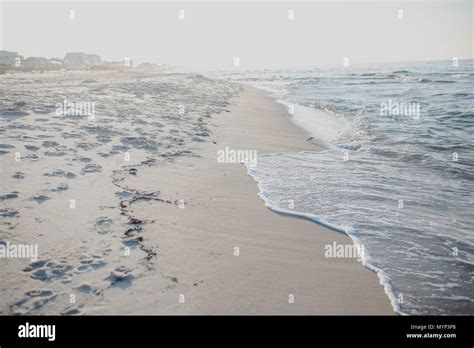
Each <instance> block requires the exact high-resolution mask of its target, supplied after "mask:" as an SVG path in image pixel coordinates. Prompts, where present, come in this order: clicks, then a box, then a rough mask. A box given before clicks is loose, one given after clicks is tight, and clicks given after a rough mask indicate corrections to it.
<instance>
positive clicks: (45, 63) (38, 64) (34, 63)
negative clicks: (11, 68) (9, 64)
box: [22, 57, 51, 69]
mask: <svg viewBox="0 0 474 348" xmlns="http://www.w3.org/2000/svg"><path fill="white" fill-rule="evenodd" d="M22 66H23V67H25V68H35V69H42V68H49V67H51V62H50V60H49V59H48V58H43V57H28V58H26V59H25V60H24V61H23V64H22Z"/></svg>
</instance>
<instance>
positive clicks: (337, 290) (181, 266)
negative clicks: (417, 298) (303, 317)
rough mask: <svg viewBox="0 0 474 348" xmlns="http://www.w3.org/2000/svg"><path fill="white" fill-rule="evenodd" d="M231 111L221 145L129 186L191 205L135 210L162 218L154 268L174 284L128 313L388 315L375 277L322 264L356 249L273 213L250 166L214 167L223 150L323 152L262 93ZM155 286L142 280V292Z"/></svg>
mask: <svg viewBox="0 0 474 348" xmlns="http://www.w3.org/2000/svg"><path fill="white" fill-rule="evenodd" d="M230 111H231V112H230V113H222V114H220V115H218V116H216V117H215V127H214V135H213V136H212V140H213V141H214V142H215V143H216V144H214V143H212V142H211V143H205V144H204V145H203V146H201V147H199V149H198V151H197V152H198V153H200V154H201V156H202V157H199V158H182V159H177V160H176V161H174V162H173V163H170V164H167V165H166V166H164V167H162V168H159V169H158V170H155V169H151V170H145V171H143V172H141V173H140V175H139V176H137V177H136V178H133V181H132V185H133V186H142V188H143V189H145V188H151V187H154V188H158V187H159V188H160V191H161V197H162V198H164V199H168V200H171V201H174V200H176V199H178V198H179V199H183V200H184V201H185V202H186V204H185V207H184V209H176V207H175V206H173V205H166V204H161V205H149V206H144V207H141V208H140V209H139V210H138V209H137V211H136V213H137V214H138V216H150V215H151V214H153V211H159V215H160V218H159V219H157V221H156V222H155V224H154V225H153V227H150V229H149V230H147V234H146V238H147V240H146V243H147V244H148V243H150V245H153V246H155V245H156V246H158V260H157V264H158V265H159V267H160V269H162V271H163V274H166V275H168V276H171V277H173V278H174V279H176V281H175V284H173V289H172V290H170V291H166V292H165V293H163V294H162V295H161V294H160V295H159V296H157V298H156V301H154V304H153V305H150V304H149V303H147V302H146V301H145V302H143V303H142V302H141V301H138V303H137V302H136V301H133V302H131V303H130V304H129V306H131V308H132V307H134V308H136V309H138V311H139V312H140V313H156V308H159V311H160V312H161V311H163V312H165V313H168V314H172V313H180V314H184V313H186V314H392V313H393V311H392V308H391V306H390V303H389V301H388V298H387V296H386V295H385V294H384V291H383V287H382V286H381V285H380V284H379V280H378V278H377V276H376V274H375V273H373V272H371V271H369V270H367V269H365V268H364V267H363V266H362V265H361V264H360V263H359V262H357V261H355V259H328V258H325V257H324V246H325V245H327V244H331V243H333V242H336V243H340V244H343V243H344V244H347V243H351V240H350V239H349V238H348V237H347V236H345V235H343V234H341V233H338V232H335V231H332V230H329V229H327V228H324V227H322V226H319V225H317V224H315V223H313V222H310V221H306V220H303V219H298V218H293V217H287V216H282V215H279V214H276V213H274V212H272V211H270V210H269V209H268V208H266V207H265V206H264V202H263V201H262V200H261V199H260V198H259V197H258V188H257V185H256V183H255V181H254V180H253V179H252V178H251V177H249V176H248V175H247V172H246V168H245V167H244V165H242V164H221V163H217V161H216V153H217V151H218V150H219V149H222V148H225V147H229V148H238V149H257V151H258V154H264V153H272V152H294V151H302V150H309V151H311V150H312V151H315V150H318V149H319V147H318V145H316V144H312V143H310V142H308V141H306V138H307V136H306V135H305V134H304V132H303V131H302V130H301V129H299V128H297V127H296V126H294V125H293V124H292V122H291V121H290V119H289V117H288V115H287V113H286V110H285V109H284V108H283V107H282V106H281V105H279V104H276V103H275V102H274V101H272V100H271V99H270V98H269V97H268V96H267V95H266V93H265V92H264V91H262V90H258V89H255V88H252V87H245V89H244V91H243V92H242V94H241V95H240V96H239V97H237V98H236V100H235V103H234V106H233V107H232V108H231V110H230ZM145 183H146V185H145ZM142 214H143V215H142ZM171 226H172V228H170V227H171ZM235 247H238V248H239V256H235V255H234V248H235ZM149 282H150V280H149V279H146V278H143V279H140V280H137V284H139V285H138V287H139V288H145V287H146V286H147V284H149ZM150 288H151V289H153V288H154V286H150ZM180 294H184V295H185V301H186V302H185V303H184V304H181V303H179V301H178V296H179V295H180ZM290 295H293V296H294V303H289V296H290ZM137 305H138V307H137ZM154 306H157V307H156V308H154ZM131 308H130V309H131Z"/></svg>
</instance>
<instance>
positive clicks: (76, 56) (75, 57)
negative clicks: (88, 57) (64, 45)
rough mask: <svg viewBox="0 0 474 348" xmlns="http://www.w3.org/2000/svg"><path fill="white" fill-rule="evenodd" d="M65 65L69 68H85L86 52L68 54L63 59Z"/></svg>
mask: <svg viewBox="0 0 474 348" xmlns="http://www.w3.org/2000/svg"><path fill="white" fill-rule="evenodd" d="M63 64H64V66H65V67H67V68H82V67H84V66H85V54H84V52H68V53H66V56H65V57H64V59H63Z"/></svg>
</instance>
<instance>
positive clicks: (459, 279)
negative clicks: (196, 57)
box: [212, 60, 474, 315]
mask: <svg viewBox="0 0 474 348" xmlns="http://www.w3.org/2000/svg"><path fill="white" fill-rule="evenodd" d="M212 75H213V76H214V77H217V78H223V79H228V80H232V81H236V82H240V83H245V84H251V85H254V86H257V87H260V88H264V89H266V90H267V91H268V92H269V93H270V94H271V95H272V96H273V97H274V98H276V99H277V100H279V101H280V102H281V103H283V104H285V105H286V106H287V107H288V110H289V111H290V117H291V118H292V119H293V121H294V122H295V123H296V124H297V125H299V126H301V127H303V128H304V129H306V131H307V132H308V136H312V137H314V138H315V139H316V140H317V141H318V142H320V143H323V144H324V145H325V147H326V150H325V151H323V152H302V153H294V154H267V155H261V156H259V157H258V165H257V166H256V167H255V168H249V174H250V175H251V176H253V177H254V179H255V180H256V181H257V182H258V184H259V187H260V190H261V192H260V195H261V197H262V198H263V199H264V200H265V202H266V204H267V206H269V207H270V208H271V209H274V210H277V211H280V212H284V213H288V214H295V215H300V216H305V217H307V218H310V219H312V220H314V221H315V222H318V223H322V224H326V225H329V226H331V227H333V228H336V229H338V230H341V231H344V232H345V233H347V234H349V235H350V236H351V237H352V238H353V240H354V242H355V243H359V244H361V245H363V246H364V250H365V253H366V255H365V259H364V264H365V265H366V266H367V267H368V268H370V269H372V270H374V271H376V272H377V273H378V275H379V277H380V279H381V281H382V283H383V284H384V286H385V291H386V293H387V295H388V296H389V298H390V300H391V302H392V306H393V308H394V310H395V311H397V312H399V313H403V314H429V315H430V314H432V315H438V314H445V315H447V314H474V228H473V220H474V136H473V135H474V134H473V133H474V103H473V96H474V61H472V60H463V61H459V62H458V66H453V62H452V61H442V62H423V63H404V64H379V65H366V66H354V67H352V66H351V67H346V68H343V67H340V68H328V69H311V70H298V71H296V70H293V71H292V70H264V71H262V70H254V71H249V70H246V71H233V72H216V73H213V74H212ZM397 107H398V110H397ZM318 110H324V111H325V112H315V111H318ZM290 201H291V202H292V203H293V204H289V202H290ZM289 233H291V231H289ZM347 291H350V289H347Z"/></svg>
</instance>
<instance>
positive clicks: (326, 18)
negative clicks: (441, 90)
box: [0, 0, 473, 68]
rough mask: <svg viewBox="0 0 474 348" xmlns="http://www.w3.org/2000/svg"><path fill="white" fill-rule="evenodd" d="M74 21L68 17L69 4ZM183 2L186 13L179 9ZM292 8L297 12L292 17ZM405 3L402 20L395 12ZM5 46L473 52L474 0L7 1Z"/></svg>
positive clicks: (283, 59)
mask: <svg viewBox="0 0 474 348" xmlns="http://www.w3.org/2000/svg"><path fill="white" fill-rule="evenodd" d="M71 10H73V11H75V16H76V18H75V19H70V11H71ZM180 10H184V19H181V20H180V19H179V11H180ZM289 10H293V11H294V16H295V18H294V20H290V19H289V18H288V17H289V13H288V11H289ZM399 10H403V17H404V18H403V19H401V20H400V19H398V15H399V12H398V11H399ZM0 11H1V13H0V14H1V41H0V49H5V50H10V51H18V52H19V53H20V54H22V55H24V56H25V57H28V56H45V57H60V58H62V57H64V54H65V52H68V51H84V52H86V53H97V54H99V55H100V56H101V57H102V58H103V59H106V60H122V59H123V58H124V57H130V58H131V59H132V60H134V62H136V63H137V62H143V61H152V62H156V63H165V64H172V65H180V66H188V67H195V68H212V67H215V68H231V67H233V62H234V57H238V58H239V60H240V65H241V67H243V68H246V67H260V68H274V67H311V66H318V65H322V64H342V60H343V57H348V58H349V61H350V62H351V63H356V62H385V61H415V60H439V59H452V58H453V57H458V58H459V59H463V58H468V59H472V57H473V47H472V46H473V45H472V41H473V23H472V22H473V1H472V0H467V1H456V0H447V1H437V2H432V1H424V2H406V1H405V2H400V1H398V2H395V1H390V2H387V1H385V2H382V3H379V2H371V1H350V2H348V1H339V2H322V1H319V2H281V1H280V2H274V1H264V2H257V3H250V2H230V1H226V2H225V3H217V2H200V1H193V2H176V1H173V2H163V1H161V2H156V1H155V2H150V1H148V2H136V1H120V2H116V1H107V2H99V3H93V2H84V1H82V2H73V1H66V2H43V1H34V2H26V1H3V0H2V1H1V2H0Z"/></svg>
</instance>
